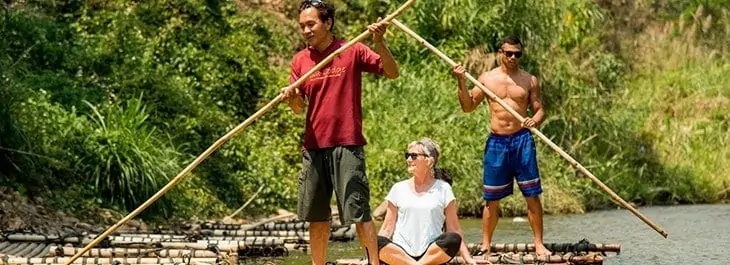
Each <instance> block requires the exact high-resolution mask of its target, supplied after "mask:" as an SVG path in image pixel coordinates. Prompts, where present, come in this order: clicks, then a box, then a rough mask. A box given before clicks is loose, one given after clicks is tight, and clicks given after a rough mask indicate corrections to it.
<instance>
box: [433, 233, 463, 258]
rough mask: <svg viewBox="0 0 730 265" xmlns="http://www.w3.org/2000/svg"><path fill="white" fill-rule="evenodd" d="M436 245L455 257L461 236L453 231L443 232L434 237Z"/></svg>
mask: <svg viewBox="0 0 730 265" xmlns="http://www.w3.org/2000/svg"><path fill="white" fill-rule="evenodd" d="M436 245H437V246H439V247H440V248H441V249H443V250H444V252H445V253H446V254H447V255H449V256H450V257H455V256H456V254H458V253H459V249H460V248H461V236H460V235H459V234H457V233H454V232H446V233H443V234H441V235H440V236H439V237H438V238H437V239H436Z"/></svg>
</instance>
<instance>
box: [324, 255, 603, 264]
mask: <svg viewBox="0 0 730 265" xmlns="http://www.w3.org/2000/svg"><path fill="white" fill-rule="evenodd" d="M474 260H476V262H477V264H602V263H603V256H600V255H585V256H581V255H574V254H570V253H569V254H565V255H552V256H536V255H519V254H500V255H492V256H489V257H487V258H486V259H484V258H483V257H474ZM336 264H338V265H363V264H367V261H366V260H361V259H342V260H337V261H336ZM448 264H466V263H465V262H464V260H463V259H462V258H461V257H456V258H454V259H453V260H452V261H451V262H449V263H448Z"/></svg>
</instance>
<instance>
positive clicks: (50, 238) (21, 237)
mask: <svg viewBox="0 0 730 265" xmlns="http://www.w3.org/2000/svg"><path fill="white" fill-rule="evenodd" d="M84 238H86V236H82V235H74V236H70V235H69V236H61V235H41V234H28V233H16V234H8V235H6V236H5V240H7V241H10V242H46V243H79V242H82V241H83V240H84Z"/></svg>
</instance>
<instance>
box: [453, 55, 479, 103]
mask: <svg viewBox="0 0 730 265" xmlns="http://www.w3.org/2000/svg"><path fill="white" fill-rule="evenodd" d="M465 72H466V70H465V69H464V67H463V66H461V65H457V66H456V67H454V75H455V76H456V79H457V80H458V81H459V92H458V95H459V105H461V110H462V111H463V112H472V111H474V110H475V109H476V108H477V106H479V104H480V103H482V100H484V92H483V91H482V90H481V89H480V88H479V87H474V88H473V89H472V90H471V93H470V92H469V90H467V89H466V80H464V73H465ZM483 80H486V73H483V74H482V75H481V76H480V77H479V82H482V84H484V81H483Z"/></svg>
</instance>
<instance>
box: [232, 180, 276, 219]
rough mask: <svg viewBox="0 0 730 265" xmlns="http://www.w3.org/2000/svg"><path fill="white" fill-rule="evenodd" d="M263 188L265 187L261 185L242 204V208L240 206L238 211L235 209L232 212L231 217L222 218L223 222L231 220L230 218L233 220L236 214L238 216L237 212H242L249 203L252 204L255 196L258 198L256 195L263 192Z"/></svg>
mask: <svg viewBox="0 0 730 265" xmlns="http://www.w3.org/2000/svg"><path fill="white" fill-rule="evenodd" d="M264 187H266V186H265V185H261V187H259V189H258V190H257V191H256V193H254V194H253V195H252V196H251V198H249V199H248V201H246V203H244V204H243V206H241V208H238V209H236V211H234V212H233V213H232V214H231V215H229V216H226V217H224V218H223V220H229V219H232V218H233V217H234V216H236V215H237V214H238V213H239V212H241V211H242V210H243V209H245V208H246V206H248V204H249V203H251V202H252V201H253V200H254V199H256V196H258V195H259V192H261V191H262V190H264Z"/></svg>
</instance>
